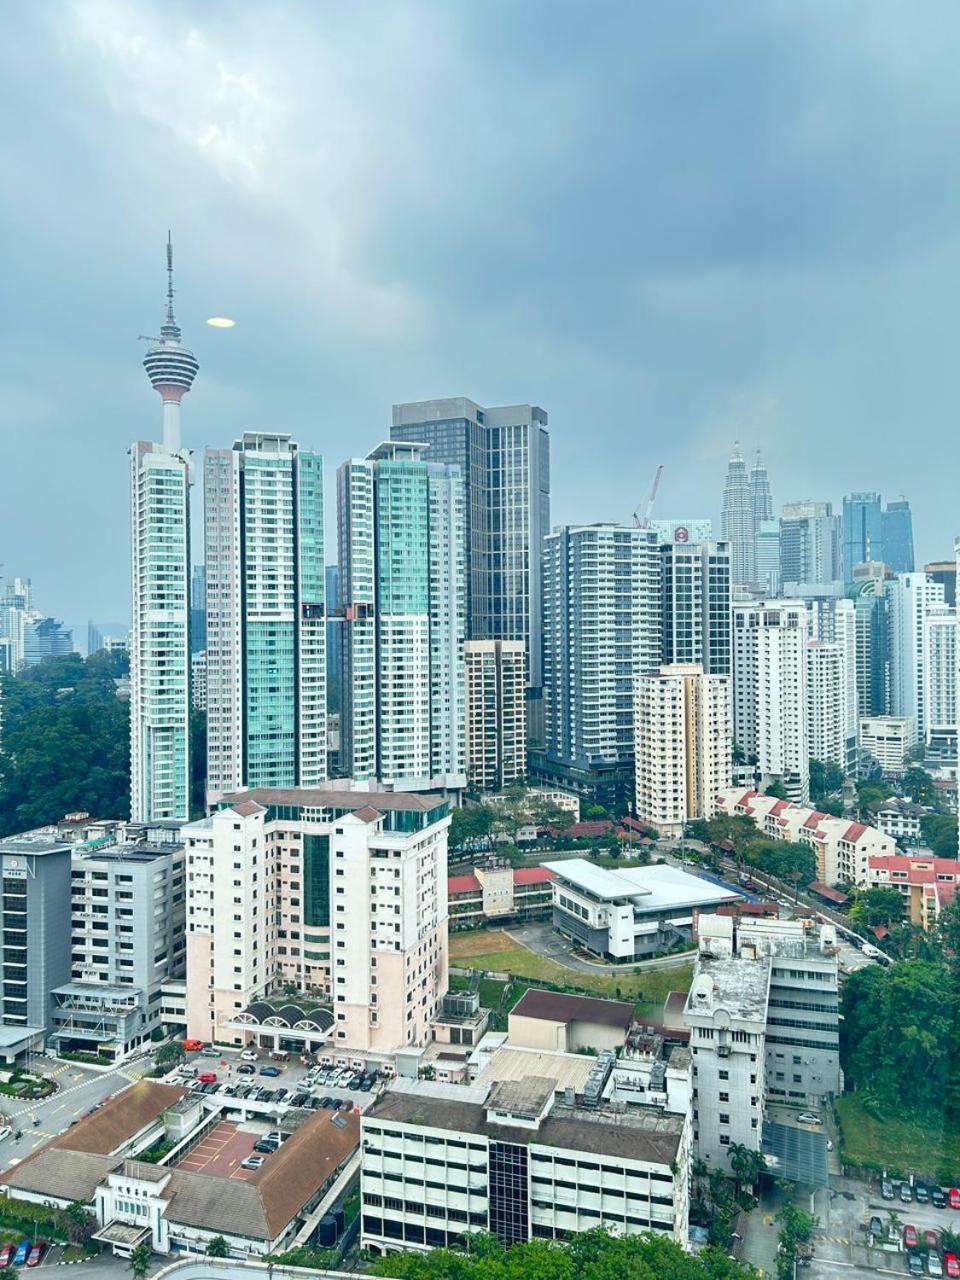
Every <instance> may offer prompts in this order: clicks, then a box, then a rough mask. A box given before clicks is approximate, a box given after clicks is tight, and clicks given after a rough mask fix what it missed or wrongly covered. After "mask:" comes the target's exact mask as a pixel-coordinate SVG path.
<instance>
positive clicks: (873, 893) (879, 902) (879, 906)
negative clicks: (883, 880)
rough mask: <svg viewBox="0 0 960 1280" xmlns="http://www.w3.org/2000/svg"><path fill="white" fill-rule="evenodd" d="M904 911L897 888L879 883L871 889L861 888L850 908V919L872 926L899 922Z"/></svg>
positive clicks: (902, 901) (902, 900)
mask: <svg viewBox="0 0 960 1280" xmlns="http://www.w3.org/2000/svg"><path fill="white" fill-rule="evenodd" d="M905 913H906V903H905V902H904V898H903V894H902V893H901V892H900V890H899V889H897V888H894V887H887V886H886V885H879V886H877V887H876V888H873V889H861V890H860V891H859V892H858V893H857V896H856V901H855V902H854V904H853V906H852V907H851V908H850V919H851V920H854V921H856V923H857V924H865V925H866V926H867V927H868V928H871V929H872V928H873V926H874V925H877V924H885V925H888V926H892V925H895V924H899V922H900V921H901V920H902V919H903V917H904V915H905Z"/></svg>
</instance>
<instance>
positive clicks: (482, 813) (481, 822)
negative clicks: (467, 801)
mask: <svg viewBox="0 0 960 1280" xmlns="http://www.w3.org/2000/svg"><path fill="white" fill-rule="evenodd" d="M492 829H493V806H492V805H488V804H475V805H470V806H469V807H468V808H462V809H454V810H453V813H452V814H451V817H450V837H449V840H450V848H451V849H463V848H470V847H475V848H486V847H487V846H488V845H489V843H490V832H491V830H492Z"/></svg>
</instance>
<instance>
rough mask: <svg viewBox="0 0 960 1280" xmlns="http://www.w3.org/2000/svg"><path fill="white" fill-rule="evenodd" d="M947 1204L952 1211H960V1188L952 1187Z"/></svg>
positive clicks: (948, 1193)
mask: <svg viewBox="0 0 960 1280" xmlns="http://www.w3.org/2000/svg"><path fill="white" fill-rule="evenodd" d="M947 1203H948V1204H949V1206H950V1208H951V1209H960V1187H951V1188H950V1190H949V1191H948V1192H947Z"/></svg>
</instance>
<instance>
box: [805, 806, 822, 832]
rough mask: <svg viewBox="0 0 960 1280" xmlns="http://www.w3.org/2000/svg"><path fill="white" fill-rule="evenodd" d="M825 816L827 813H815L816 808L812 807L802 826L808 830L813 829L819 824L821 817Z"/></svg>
mask: <svg viewBox="0 0 960 1280" xmlns="http://www.w3.org/2000/svg"><path fill="white" fill-rule="evenodd" d="M826 816H827V815H826V814H825V813H817V811H816V809H814V811H813V813H811V815H810V817H809V818H808V819H807V820H806V822H805V823H804V824H803V825H804V828H805V829H806V830H808V831H813V830H814V828H815V827H818V826H819V825H820V821H821V819H822V818H825V817H826Z"/></svg>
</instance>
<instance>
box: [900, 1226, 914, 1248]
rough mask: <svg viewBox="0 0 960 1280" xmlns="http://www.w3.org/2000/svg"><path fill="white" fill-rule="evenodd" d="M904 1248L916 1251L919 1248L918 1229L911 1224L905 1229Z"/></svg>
mask: <svg viewBox="0 0 960 1280" xmlns="http://www.w3.org/2000/svg"><path fill="white" fill-rule="evenodd" d="M903 1247H904V1248H905V1249H915V1248H916V1247H917V1228H916V1227H915V1226H913V1225H912V1223H909V1222H908V1223H907V1225H906V1226H905V1227H904V1228H903Z"/></svg>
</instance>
